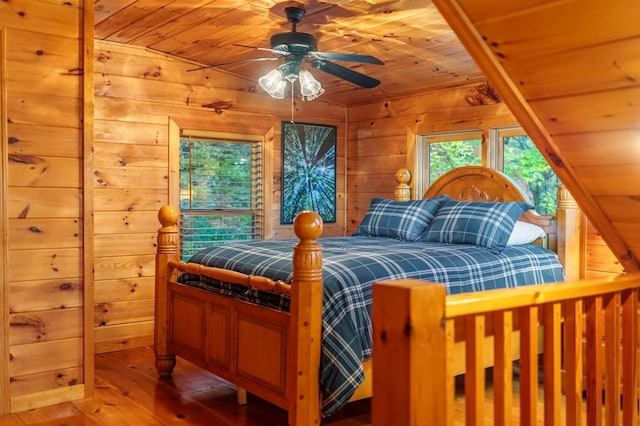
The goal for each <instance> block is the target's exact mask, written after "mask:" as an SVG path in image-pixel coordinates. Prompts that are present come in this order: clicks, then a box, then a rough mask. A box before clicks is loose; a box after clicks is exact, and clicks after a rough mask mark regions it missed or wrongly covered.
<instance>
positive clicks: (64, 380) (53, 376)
mask: <svg viewBox="0 0 640 426" xmlns="http://www.w3.org/2000/svg"><path fill="white" fill-rule="evenodd" d="M82 379H83V369H82V368H80V367H72V368H60V369H56V370H53V371H47V372H44V373H35V374H29V375H27V376H13V377H12V380H11V385H10V389H11V394H12V395H25V394H28V392H31V391H33V390H35V391H36V392H43V391H46V390H47V389H57V388H63V387H68V386H69V385H71V384H73V383H80V382H82Z"/></svg>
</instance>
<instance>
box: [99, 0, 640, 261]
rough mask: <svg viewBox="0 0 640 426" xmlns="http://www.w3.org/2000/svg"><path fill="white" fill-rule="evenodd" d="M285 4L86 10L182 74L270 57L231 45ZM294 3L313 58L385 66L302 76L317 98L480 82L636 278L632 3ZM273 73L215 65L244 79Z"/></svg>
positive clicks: (342, 99)
mask: <svg viewBox="0 0 640 426" xmlns="http://www.w3.org/2000/svg"><path fill="white" fill-rule="evenodd" d="M434 4H435V6H434ZM291 5H298V6H301V4H300V3H294V2H290V1H285V2H278V1H271V0H258V1H253V2H244V1H238V0H137V1H136V0H96V2H95V11H96V15H95V22H96V28H95V35H96V38H99V39H103V40H109V41H113V42H120V43H127V44H133V45H138V46H143V47H146V48H148V49H150V50H154V51H158V52H163V53H166V54H169V55H173V56H177V57H181V58H184V59H186V60H189V61H192V62H193V63H194V64H196V65H197V64H220V63H226V62H233V61H238V60H246V59H250V58H257V57H265V56H269V55H272V53H271V52H265V51H261V50H259V49H254V48H248V47H241V46H236V45H238V44H239V45H245V46H254V47H264V48H267V47H269V38H270V36H271V35H272V34H274V33H278V32H287V31H290V29H291V26H290V24H289V23H288V22H287V21H286V17H285V16H286V15H285V12H284V8H285V7H286V6H291ZM302 6H303V7H304V8H305V9H306V11H307V14H306V16H305V18H304V19H303V21H302V23H301V24H299V25H298V31H301V32H308V33H311V34H313V35H315V36H316V37H317V38H318V40H319V41H318V50H320V51H326V52H345V53H358V54H366V55H372V56H375V57H377V58H379V59H381V60H383V61H384V62H385V65H384V66H378V65H363V64H358V63H342V65H345V66H348V67H349V68H351V69H353V70H355V71H358V72H362V73H364V74H367V75H370V76H372V77H374V78H376V79H379V80H381V81H382V83H381V84H380V85H379V86H378V87H376V88H373V89H363V88H360V87H357V86H355V85H353V84H351V83H348V82H345V81H343V80H340V79H338V78H336V77H333V76H331V75H329V74H326V73H322V72H320V71H317V70H312V72H313V74H314V75H315V76H316V77H317V78H318V80H320V81H321V83H322V84H323V86H325V87H327V89H328V90H327V91H326V92H325V94H324V95H322V98H323V99H324V100H327V101H331V102H335V103H338V104H342V105H346V106H350V105H356V104H363V103H369V102H375V101H379V100H383V99H388V98H394V97H399V96H406V95H411V94H417V93H424V92H426V91H432V90H442V89H446V88H450V87H455V86H459V85H462V84H468V83H481V82H484V81H486V79H488V80H489V81H490V82H491V84H493V85H494V86H495V87H496V89H497V90H498V92H499V93H500V94H501V96H502V97H503V98H504V100H505V102H507V104H508V105H509V107H510V108H511V109H512V111H513V113H514V114H515V115H516V117H517V118H518V119H519V121H520V122H521V123H522V125H523V126H524V127H525V129H526V130H527V131H528V133H529V134H530V135H531V136H532V137H533V139H534V141H535V142H536V144H537V146H538V147H539V148H540V149H541V151H543V153H544V154H545V156H546V157H547V159H548V160H549V161H550V163H551V164H552V165H553V167H554V169H555V170H556V172H557V173H558V175H559V176H560V177H561V179H562V180H563V182H564V183H565V184H566V185H567V187H568V189H569V190H570V191H571V192H572V194H573V195H574V197H575V198H576V200H577V201H578V202H579V204H580V206H581V207H582V209H583V210H584V211H585V213H586V214H587V216H588V217H589V219H590V220H591V222H592V223H593V224H594V225H595V226H596V228H597V229H598V230H599V231H600V233H601V234H602V236H603V238H604V239H605V241H606V242H607V243H608V244H609V246H610V247H611V249H612V250H613V252H614V254H615V255H616V256H617V257H618V259H619V260H620V261H621V263H622V265H623V266H624V267H625V268H626V269H627V270H628V271H640V261H639V259H640V185H639V184H638V182H640V101H639V99H640V25H638V22H640V1H638V0H616V1H615V2H604V1H602V0H546V1H545V0H522V1H516V2H510V1H504V0H485V1H477V0H433V3H432V2H431V1H430V0H391V1H386V2H384V1H376V0H353V1H349V0H344V1H340V0H326V1H319V0H309V1H306V2H305V3H304V4H302ZM436 6H437V8H436ZM443 16H444V18H446V21H445V19H443ZM452 29H453V30H455V33H454V32H453V31H452ZM460 41H462V43H460ZM472 58H473V59H472ZM275 64H277V62H273V61H261V62H251V63H243V64H236V65H233V66H226V67H222V68H221V69H224V70H225V71H228V72H232V73H235V74H237V75H241V76H245V77H246V78H248V79H250V80H252V81H257V78H258V77H260V76H261V75H263V74H265V73H266V72H268V71H269V70H271V69H273V68H274V67H275V66H276V65H275ZM476 64H478V65H479V67H478V66H477V65H476ZM198 72H207V71H198Z"/></svg>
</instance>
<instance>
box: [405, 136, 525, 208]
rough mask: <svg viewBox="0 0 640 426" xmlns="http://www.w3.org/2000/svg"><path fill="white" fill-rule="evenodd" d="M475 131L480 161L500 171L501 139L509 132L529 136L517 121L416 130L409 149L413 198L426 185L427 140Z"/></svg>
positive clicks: (456, 137)
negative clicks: (479, 143)
mask: <svg viewBox="0 0 640 426" xmlns="http://www.w3.org/2000/svg"><path fill="white" fill-rule="evenodd" d="M478 135H481V137H482V147H481V149H482V165H483V166H484V167H489V168H492V169H495V170H498V171H501V172H502V171H503V169H504V164H503V163H504V144H503V143H502V142H503V140H504V138H505V137H510V136H528V137H531V136H529V135H528V134H527V132H526V131H525V130H524V128H523V127H522V126H519V125H507V126H496V127H490V128H488V129H463V130H452V131H443V132H434V133H422V134H415V137H414V138H413V139H414V146H413V149H412V150H411V149H410V150H409V152H413V155H412V157H413V158H409V167H410V168H412V169H413V170H412V181H411V187H412V194H413V195H412V196H413V198H416V199H417V198H422V196H423V194H424V193H425V191H426V190H427V188H428V186H429V173H430V169H429V167H430V163H429V155H428V153H429V149H428V144H429V143H442V142H446V141H459V140H468V139H478Z"/></svg>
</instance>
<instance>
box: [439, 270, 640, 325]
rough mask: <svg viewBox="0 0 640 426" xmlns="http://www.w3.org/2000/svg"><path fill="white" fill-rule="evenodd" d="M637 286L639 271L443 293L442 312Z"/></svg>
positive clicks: (519, 305)
mask: <svg viewBox="0 0 640 426" xmlns="http://www.w3.org/2000/svg"><path fill="white" fill-rule="evenodd" d="M637 288H640V273H634V274H627V275H619V276H616V277H606V278H596V279H589V280H579V281H569V282H562V283H554V284H541V285H532V286H524V287H519V288H514V289H511V290H509V291H508V292H505V291H504V290H487V291H482V292H477V293H465V294H456V295H451V296H447V298H446V311H445V312H446V317H447V318H456V317H460V316H464V315H470V314H483V313H487V312H494V311H500V310H511V309H517V308H523V307H526V306H539V305H543V304H546V303H555V302H563V301H568V300H572V299H583V298H585V297H593V296H599V295H605V294H609V293H618V292H621V291H624V290H629V289H637Z"/></svg>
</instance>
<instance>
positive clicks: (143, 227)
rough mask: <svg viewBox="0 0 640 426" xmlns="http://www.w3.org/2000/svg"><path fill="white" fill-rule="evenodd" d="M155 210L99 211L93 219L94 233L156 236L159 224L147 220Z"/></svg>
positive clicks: (156, 212)
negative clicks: (152, 234)
mask: <svg viewBox="0 0 640 426" xmlns="http://www.w3.org/2000/svg"><path fill="white" fill-rule="evenodd" d="M154 214H156V215H157V214H158V211H157V210H149V211H144V210H133V211H124V212H122V211H115V212H114V211H101V212H96V214H95V217H94V232H95V235H99V234H124V233H129V232H134V233H145V232H153V233H154V234H156V233H157V232H156V231H157V230H158V228H159V224H158V223H154V222H152V221H150V220H149V217H151V216H152V215H154Z"/></svg>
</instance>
